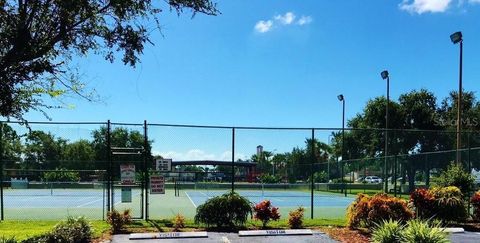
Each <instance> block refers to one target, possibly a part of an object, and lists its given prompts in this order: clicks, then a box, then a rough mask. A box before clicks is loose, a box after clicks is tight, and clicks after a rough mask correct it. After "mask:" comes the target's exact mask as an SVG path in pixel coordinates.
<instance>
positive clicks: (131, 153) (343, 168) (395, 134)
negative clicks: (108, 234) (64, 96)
mask: <svg viewBox="0 0 480 243" xmlns="http://www.w3.org/2000/svg"><path fill="white" fill-rule="evenodd" d="M0 129H1V130H0V171H1V173H0V182H1V183H0V216H1V220H4V219H9V220H24V219H45V220H46V219H63V218H65V217H67V216H85V217H87V218H89V219H105V217H106V214H107V212H109V211H110V210H112V209H118V210H123V209H130V210H131V212H132V215H133V217H134V218H137V219H161V218H171V217H173V216H174V215H176V214H177V213H181V214H182V215H184V216H186V217H187V218H193V217H194V216H195V212H196V208H197V207H198V206H199V205H201V204H203V203H204V202H205V201H206V200H208V199H209V198H212V197H215V196H218V195H222V194H223V193H227V192H231V191H235V192H237V193H239V194H240V195H242V196H245V197H246V198H247V199H248V200H249V201H250V202H251V203H252V204H254V203H259V202H261V201H262V200H270V201H271V202H272V204H273V206H275V207H278V208H279V210H280V213H281V215H282V216H283V217H285V216H287V215H288V212H289V211H291V210H293V209H296V208H298V207H300V206H301V207H304V208H305V212H306V216H308V217H311V218H327V219H328V218H331V219H336V218H344V216H345V213H346V208H347V207H348V205H349V204H350V203H351V202H352V201H353V200H354V198H355V196H356V194H358V193H367V194H375V193H379V192H385V193H389V194H391V195H394V196H403V197H405V196H406V195H408V194H409V193H410V192H411V191H412V190H414V189H415V188H422V187H431V186H435V185H436V181H437V178H438V177H439V175H440V174H441V173H442V172H443V171H444V170H445V169H446V168H447V167H448V166H449V165H450V164H451V163H452V162H453V161H457V160H459V161H460V162H461V163H462V165H463V167H464V168H465V170H468V171H469V172H471V173H472V174H473V175H474V176H475V177H476V179H477V183H478V182H480V136H479V133H478V132H474V131H464V132H462V133H461V138H462V141H463V142H462V145H463V146H462V148H461V149H460V150H456V132H454V131H453V132H452V131H445V130H405V129H404V130H400V129H388V130H385V129H352V128H345V129H344V130H342V129H341V128H272V127H222V126H195V125H172V124H153V123H147V122H146V121H144V122H143V123H139V124H128V123H114V122H110V121H106V122H78V123H77V122H29V123H28V124H22V123H20V122H1V123H0ZM387 133H388V141H387V142H388V147H387V148H388V150H387V151H385V137H386V136H385V135H386V134H387Z"/></svg>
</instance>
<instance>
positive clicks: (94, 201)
mask: <svg viewBox="0 0 480 243" xmlns="http://www.w3.org/2000/svg"><path fill="white" fill-rule="evenodd" d="M103 200H104V199H103V198H102V199H97V200H93V201H90V202H86V203H84V204H80V205H78V206H77V208H83V207H84V206H87V205H89V204H93V203H96V202H98V201H103Z"/></svg>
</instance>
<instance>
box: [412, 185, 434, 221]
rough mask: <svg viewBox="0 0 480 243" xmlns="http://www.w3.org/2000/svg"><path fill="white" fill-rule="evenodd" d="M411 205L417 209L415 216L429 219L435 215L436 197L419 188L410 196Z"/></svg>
mask: <svg viewBox="0 0 480 243" xmlns="http://www.w3.org/2000/svg"><path fill="white" fill-rule="evenodd" d="M410 203H411V205H412V206H413V207H414V209H415V216H416V217H418V218H424V219H428V218H431V217H433V215H435V213H436V212H435V211H436V207H435V197H434V195H433V194H432V193H431V192H430V191H429V190H428V189H425V188H419V189H416V190H415V191H413V192H412V193H411V194H410Z"/></svg>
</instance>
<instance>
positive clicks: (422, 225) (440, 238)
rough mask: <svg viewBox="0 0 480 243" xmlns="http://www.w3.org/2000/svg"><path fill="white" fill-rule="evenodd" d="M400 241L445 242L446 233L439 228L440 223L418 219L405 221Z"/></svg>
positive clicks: (409, 242) (411, 242)
mask: <svg viewBox="0 0 480 243" xmlns="http://www.w3.org/2000/svg"><path fill="white" fill-rule="evenodd" d="M401 242H405V243H418V242H422V243H447V242H450V241H449V240H448V238H447V234H446V233H445V232H443V230H442V229H441V225H440V223H436V224H430V222H429V221H422V220H419V219H414V220H410V221H408V222H407V225H406V227H405V229H404V230H403V231H402V237H401Z"/></svg>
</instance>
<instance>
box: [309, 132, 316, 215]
mask: <svg viewBox="0 0 480 243" xmlns="http://www.w3.org/2000/svg"><path fill="white" fill-rule="evenodd" d="M311 156H312V164H311V167H312V168H311V173H310V180H311V184H312V185H311V189H310V209H311V210H310V218H311V219H313V209H314V208H313V188H314V186H315V181H314V178H313V176H314V174H315V172H314V161H315V129H313V128H312V154H311Z"/></svg>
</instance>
